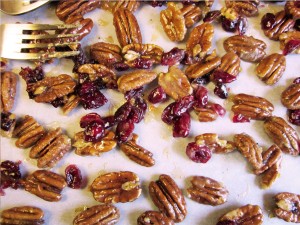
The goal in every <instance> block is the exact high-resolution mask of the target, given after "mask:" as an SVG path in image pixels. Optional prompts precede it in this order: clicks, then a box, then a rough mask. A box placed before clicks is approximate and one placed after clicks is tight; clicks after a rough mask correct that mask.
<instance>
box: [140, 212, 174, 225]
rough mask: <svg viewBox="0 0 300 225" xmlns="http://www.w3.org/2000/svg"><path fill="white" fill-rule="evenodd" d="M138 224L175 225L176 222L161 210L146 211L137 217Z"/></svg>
mask: <svg viewBox="0 0 300 225" xmlns="http://www.w3.org/2000/svg"><path fill="white" fill-rule="evenodd" d="M137 225H174V222H173V220H171V219H169V218H168V217H166V216H165V215H164V214H162V213H160V212H157V211H146V212H144V213H142V214H141V215H140V216H139V217H138V218H137Z"/></svg>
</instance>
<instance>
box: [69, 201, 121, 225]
mask: <svg viewBox="0 0 300 225" xmlns="http://www.w3.org/2000/svg"><path fill="white" fill-rule="evenodd" d="M119 218H120V212H119V210H118V208H117V207H115V206H114V205H111V204H103V205H94V206H92V207H88V208H87V209H86V210H84V211H82V212H80V213H79V214H78V215H77V216H76V217H75V218H74V220H73V225H82V224H103V225H113V224H116V223H117V222H118V221H119Z"/></svg>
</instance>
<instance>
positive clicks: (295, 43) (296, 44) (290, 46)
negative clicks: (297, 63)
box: [282, 40, 300, 55]
mask: <svg viewBox="0 0 300 225" xmlns="http://www.w3.org/2000/svg"><path fill="white" fill-rule="evenodd" d="M297 48H300V40H290V41H288V42H287V43H286V45H285V46H284V49H283V52H282V54H283V55H287V54H289V53H291V52H293V51H294V50H296V49H297Z"/></svg>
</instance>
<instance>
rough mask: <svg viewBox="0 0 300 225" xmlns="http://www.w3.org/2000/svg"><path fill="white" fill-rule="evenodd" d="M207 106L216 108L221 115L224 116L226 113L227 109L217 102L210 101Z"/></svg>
mask: <svg viewBox="0 0 300 225" xmlns="http://www.w3.org/2000/svg"><path fill="white" fill-rule="evenodd" d="M206 107H207V108H210V109H212V110H214V111H215V112H216V113H217V114H218V115H219V116H222V117H223V116H225V114H226V109H225V108H224V107H223V106H221V105H219V104H217V103H210V104H208V105H207V106H206Z"/></svg>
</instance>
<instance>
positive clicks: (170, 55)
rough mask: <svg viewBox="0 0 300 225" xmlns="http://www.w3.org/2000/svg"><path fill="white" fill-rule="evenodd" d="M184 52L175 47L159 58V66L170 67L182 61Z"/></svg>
mask: <svg viewBox="0 0 300 225" xmlns="http://www.w3.org/2000/svg"><path fill="white" fill-rule="evenodd" d="M184 56H185V50H183V49H179V48H177V47H175V48H172V49H171V50H170V51H169V52H165V53H164V54H163V55H162V58H161V64H162V65H164V66H172V65H175V64H177V63H179V62H180V61H181V60H183V58H184Z"/></svg>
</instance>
